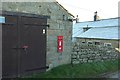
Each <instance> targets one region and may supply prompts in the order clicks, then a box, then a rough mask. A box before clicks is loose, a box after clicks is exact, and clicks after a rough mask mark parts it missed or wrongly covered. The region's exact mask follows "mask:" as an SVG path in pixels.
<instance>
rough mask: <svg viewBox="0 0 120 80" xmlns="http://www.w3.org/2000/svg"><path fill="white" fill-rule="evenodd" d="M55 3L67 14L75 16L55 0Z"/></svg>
mask: <svg viewBox="0 0 120 80" xmlns="http://www.w3.org/2000/svg"><path fill="white" fill-rule="evenodd" d="M54 3H56V4H57V5H59V6H60V7H61V8H62V9H63V10H65V11H66V12H67V13H68V14H69V15H71V16H72V17H75V16H74V15H72V14H71V13H70V12H69V11H68V10H67V9H66V8H65V7H63V6H62V5H61V4H60V3H59V2H58V1H56V0H55V2H54Z"/></svg>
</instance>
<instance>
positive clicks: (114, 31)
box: [72, 18, 120, 48]
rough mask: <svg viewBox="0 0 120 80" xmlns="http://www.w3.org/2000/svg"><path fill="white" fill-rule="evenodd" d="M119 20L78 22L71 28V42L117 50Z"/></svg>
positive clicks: (119, 44)
mask: <svg viewBox="0 0 120 80" xmlns="http://www.w3.org/2000/svg"><path fill="white" fill-rule="evenodd" d="M118 23H119V18H110V19H101V20H97V21H86V22H79V23H76V24H74V26H73V35H72V37H73V41H77V42H87V43H91V42H92V43H93V44H98V45H100V44H101V45H105V46H113V47H114V48H119V46H120V37H119V31H120V30H119V24H118Z"/></svg>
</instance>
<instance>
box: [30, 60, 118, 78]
mask: <svg viewBox="0 0 120 80" xmlns="http://www.w3.org/2000/svg"><path fill="white" fill-rule="evenodd" d="M118 62H120V60H115V61H105V62H94V63H84V64H74V66H73V67H72V66H71V65H70V64H66V65H61V66H58V67H55V68H53V69H51V70H50V71H48V72H45V73H42V74H41V73H40V74H33V75H31V76H30V77H29V78H84V77H90V76H96V75H99V74H101V73H105V72H112V71H116V70H118V68H119V67H118V65H120V64H118ZM119 69H120V68H119Z"/></svg>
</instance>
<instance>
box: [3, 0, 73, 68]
mask: <svg viewBox="0 0 120 80" xmlns="http://www.w3.org/2000/svg"><path fill="white" fill-rule="evenodd" d="M2 10H3V11H11V12H23V13H29V14H37V15H47V16H50V19H48V22H47V23H48V24H49V25H50V26H49V27H48V28H47V42H46V43H47V45H46V49H47V51H46V52H47V53H46V61H47V62H46V66H49V67H50V68H53V67H56V66H58V65H61V64H67V63H70V59H71V58H70V55H71V52H72V51H71V50H72V49H71V44H72V41H71V39H72V38H71V36H72V22H71V21H69V20H68V17H71V16H72V15H71V14H69V13H68V12H67V11H66V10H65V9H64V8H63V7H61V6H60V5H59V4H58V3H57V2H3V3H2ZM58 35H62V36H63V40H64V41H63V43H64V45H63V52H62V53H58V52H57V36H58Z"/></svg>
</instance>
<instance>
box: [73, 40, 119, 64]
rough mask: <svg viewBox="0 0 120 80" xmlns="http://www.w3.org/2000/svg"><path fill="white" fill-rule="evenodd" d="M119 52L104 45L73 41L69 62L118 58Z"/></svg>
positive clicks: (101, 60)
mask: <svg viewBox="0 0 120 80" xmlns="http://www.w3.org/2000/svg"><path fill="white" fill-rule="evenodd" d="M119 54H120V53H119V52H118V51H117V50H115V48H113V47H112V46H111V47H106V46H104V45H94V44H88V43H79V42H75V43H74V44H73V52H72V56H71V58H72V59H71V63H73V64H77V63H87V62H88V63H91V62H103V61H109V60H115V59H118V55H119Z"/></svg>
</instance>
